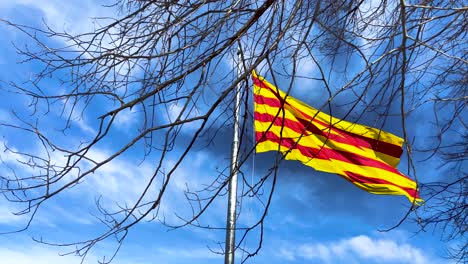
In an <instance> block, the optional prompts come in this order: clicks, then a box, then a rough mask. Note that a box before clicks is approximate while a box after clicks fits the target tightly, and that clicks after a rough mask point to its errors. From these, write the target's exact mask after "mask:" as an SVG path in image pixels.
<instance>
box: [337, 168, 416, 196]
mask: <svg viewBox="0 0 468 264" xmlns="http://www.w3.org/2000/svg"><path fill="white" fill-rule="evenodd" d="M346 175H347V176H348V177H349V180H350V181H351V182H358V183H362V184H367V183H368V184H389V185H393V186H396V187H398V188H400V189H402V190H403V191H405V192H406V193H407V194H409V195H410V196H411V197H413V198H416V199H418V198H419V193H418V191H417V190H415V189H412V188H407V187H402V186H400V185H397V184H395V183H393V182H390V181H386V180H384V179H378V178H369V177H366V176H363V175H360V174H357V173H354V172H350V171H346Z"/></svg>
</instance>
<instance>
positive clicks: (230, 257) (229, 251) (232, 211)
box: [224, 47, 242, 264]
mask: <svg viewBox="0 0 468 264" xmlns="http://www.w3.org/2000/svg"><path fill="white" fill-rule="evenodd" d="M240 63H241V51H240V47H238V48H237V76H240V75H241V74H242V72H241V67H240ZM241 85H242V84H241V82H239V83H238V84H237V86H236V90H235V93H236V95H235V101H234V133H233V140H232V150H231V170H230V177H229V187H228V188H229V193H228V196H229V198H228V199H229V200H228V209H227V223H226V249H225V252H224V253H225V255H224V263H225V264H233V263H234V251H235V247H236V206H237V172H238V171H239V169H238V160H237V156H238V151H239V115H240V89H241Z"/></svg>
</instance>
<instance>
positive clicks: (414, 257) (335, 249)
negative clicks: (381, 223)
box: [278, 235, 443, 264]
mask: <svg viewBox="0 0 468 264" xmlns="http://www.w3.org/2000/svg"><path fill="white" fill-rule="evenodd" d="M278 252H279V253H278V257H281V258H283V259H285V260H288V261H291V260H295V259H297V258H302V259H306V260H311V261H312V260H313V261H315V262H317V263H344V262H346V263H363V262H365V263H392V264H393V263H395V264H396V263H401V264H405V263H408V264H409V263H411V264H436V263H443V262H442V260H440V259H437V258H436V257H434V256H430V255H429V254H427V253H426V252H424V251H423V250H422V249H420V248H417V247H415V246H413V245H411V244H408V243H406V242H400V241H395V240H390V239H383V238H371V237H368V236H365V235H360V236H355V237H352V238H349V239H343V240H340V241H336V242H329V243H306V244H300V245H294V246H291V245H288V246H286V247H283V248H281V250H280V251H278Z"/></svg>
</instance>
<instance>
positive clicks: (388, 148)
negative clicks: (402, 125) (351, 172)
mask: <svg viewBox="0 0 468 264" xmlns="http://www.w3.org/2000/svg"><path fill="white" fill-rule="evenodd" d="M254 101H255V103H257V104H264V105H267V106H270V107H276V108H282V107H283V104H282V103H281V102H280V101H279V100H277V99H273V98H268V97H264V96H261V95H255V96H254ZM284 104H287V102H284ZM288 105H290V104H288ZM290 106H291V105H290ZM291 107H292V106H291ZM295 110H296V111H299V110H297V109H295ZM301 114H303V115H304V116H307V118H310V119H311V120H312V122H315V123H318V124H320V125H322V126H324V127H327V130H328V129H330V130H331V131H333V132H335V133H338V134H340V137H339V136H337V135H335V134H331V133H326V135H325V134H324V132H323V131H322V130H320V133H316V132H314V131H315V129H314V128H316V126H313V125H312V124H310V122H309V121H308V120H304V119H302V118H299V117H298V116H296V119H297V120H298V121H300V122H301V123H302V124H303V127H304V128H311V129H312V130H313V131H310V130H308V131H310V132H312V133H314V134H318V135H323V136H326V137H330V139H333V140H335V141H337V142H340V143H345V144H349V145H352V146H355V147H359V148H361V147H364V148H370V149H372V150H375V151H378V152H381V153H384V154H386V155H389V156H393V157H395V158H399V157H400V156H401V154H402V153H403V149H402V147H400V146H398V145H394V144H391V143H388V142H383V141H380V140H377V139H372V138H368V137H364V136H361V135H357V134H354V133H351V132H348V131H345V130H343V129H339V128H336V127H334V126H330V124H327V123H324V122H322V121H320V120H317V119H312V118H311V117H310V116H308V115H307V114H304V113H302V112H301ZM300 133H302V132H300ZM328 134H330V135H328ZM332 135H333V138H332Z"/></svg>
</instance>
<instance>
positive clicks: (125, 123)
mask: <svg viewBox="0 0 468 264" xmlns="http://www.w3.org/2000/svg"><path fill="white" fill-rule="evenodd" d="M139 118H140V115H139V114H138V112H137V111H136V110H135V109H134V108H132V109H131V110H130V109H124V110H122V111H120V112H119V113H118V114H117V116H116V117H115V120H114V124H115V126H116V127H117V128H118V129H123V130H128V129H129V128H130V127H132V126H134V125H135V124H136V123H137V122H138V120H139Z"/></svg>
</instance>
